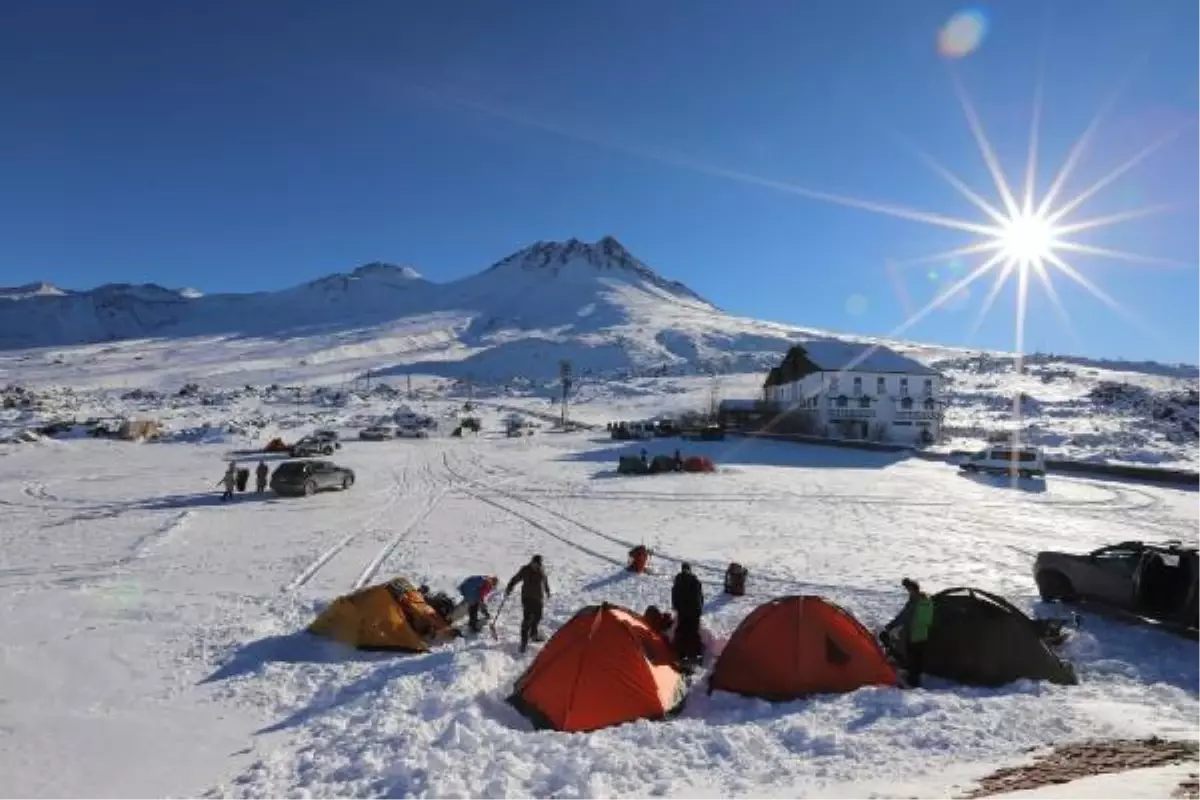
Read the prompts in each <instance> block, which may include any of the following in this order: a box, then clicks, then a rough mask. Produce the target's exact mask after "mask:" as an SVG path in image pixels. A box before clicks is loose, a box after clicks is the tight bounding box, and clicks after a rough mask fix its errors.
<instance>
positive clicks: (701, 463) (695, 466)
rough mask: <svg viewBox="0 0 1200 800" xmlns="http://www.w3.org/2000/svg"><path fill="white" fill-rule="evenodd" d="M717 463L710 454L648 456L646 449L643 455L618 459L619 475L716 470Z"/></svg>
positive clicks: (677, 453)
mask: <svg viewBox="0 0 1200 800" xmlns="http://www.w3.org/2000/svg"><path fill="white" fill-rule="evenodd" d="M716 469H717V467H716V464H714V463H713V460H712V459H711V458H709V457H708V456H687V457H686V458H685V457H683V456H682V455H680V453H679V451H678V450H676V451H675V455H673V456H669V455H666V454H662V453H660V454H659V455H656V456H654V457H653V458H648V456H647V454H646V451H645V450H643V451H642V453H641V455H636V456H634V455H627V456H621V457H620V458H618V460H617V474H618V475H657V474H659V473H663V472H716Z"/></svg>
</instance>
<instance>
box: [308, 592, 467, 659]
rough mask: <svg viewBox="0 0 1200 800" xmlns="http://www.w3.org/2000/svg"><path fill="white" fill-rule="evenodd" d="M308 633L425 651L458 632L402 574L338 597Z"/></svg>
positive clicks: (361, 645) (364, 645)
mask: <svg viewBox="0 0 1200 800" xmlns="http://www.w3.org/2000/svg"><path fill="white" fill-rule="evenodd" d="M308 632H309V633H312V634H315V635H317V636H324V637H326V638H328V639H333V640H335V641H339V642H342V643H343V644H348V645H350V646H351V647H357V648H358V649H360V650H402V651H406V652H410V653H424V652H426V651H427V650H428V649H429V644H430V643H431V642H440V641H444V640H446V639H450V638H453V637H454V636H456V635H457V633H458V632H457V631H456V630H455V629H454V628H453V627H451V625H450V623H448V622H447V621H446V620H444V619H442V617H441V615H439V614H438V613H437V612H436V611H434V610H433V608H432V607H431V606H430V605H429V604H428V603H426V602H425V598H424V597H423V596H422V595H421V593H420V592H418V591H417V590H416V589H415V588H413V586H412V584H411V583H409V582H408V581H406V580H404V579H403V578H397V579H396V580H394V581H390V582H389V583H381V584H378V585H376V586H369V587H367V588H366V589H360V590H358V591H357V592H354V593H353V594H348V595H345V596H344V597H339V598H338V599H336V600H334V601H333V603H332V604H330V606H329V608H327V609H325V611H323V612H322V613H321V615H320V616H319V617H317V618H316V620H314V621H313V623H312V624H311V625H309V626H308Z"/></svg>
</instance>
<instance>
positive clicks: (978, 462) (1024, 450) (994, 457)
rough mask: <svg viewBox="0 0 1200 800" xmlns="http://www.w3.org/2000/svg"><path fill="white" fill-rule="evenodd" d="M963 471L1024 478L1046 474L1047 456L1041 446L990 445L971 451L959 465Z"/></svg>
mask: <svg viewBox="0 0 1200 800" xmlns="http://www.w3.org/2000/svg"><path fill="white" fill-rule="evenodd" d="M958 467H959V469H961V470H962V471H963V472H986V473H989V474H997V475H1011V474H1013V473H1014V472H1015V473H1016V474H1017V475H1018V476H1020V477H1022V478H1031V477H1034V476H1035V475H1036V476H1039V477H1044V476H1045V475H1046V457H1045V455H1044V454H1043V453H1042V448H1040V447H1005V446H1001V447H988V448H986V449H984V450H980V451H979V452H978V453H970V454H968V455H966V456H964V457H963V458H962V460H961V461H960V462H959V465H958Z"/></svg>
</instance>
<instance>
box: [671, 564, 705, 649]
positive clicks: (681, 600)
mask: <svg viewBox="0 0 1200 800" xmlns="http://www.w3.org/2000/svg"><path fill="white" fill-rule="evenodd" d="M671 608H673V609H674V610H675V652H676V653H678V654H679V659H680V661H682V662H684V663H685V664H686V663H689V662H691V663H696V662H699V661H700V660H701V658H702V657H703V655H704V644H703V642H701V641H700V615H701V614H702V613H703V612H704V587H703V586H701V585H700V579H699V578H697V577H696V576H695V575H694V574H693V573H692V565H691V564H689V563H687V562H686V561H685V562H684V563H683V564H682V565H680V567H679V574H678V575H676V576H675V583H674V585H673V586H672V587H671Z"/></svg>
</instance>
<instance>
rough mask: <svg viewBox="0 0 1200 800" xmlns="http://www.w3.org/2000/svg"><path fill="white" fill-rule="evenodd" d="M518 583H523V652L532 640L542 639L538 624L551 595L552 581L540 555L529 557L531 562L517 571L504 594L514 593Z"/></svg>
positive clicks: (540, 622)
mask: <svg viewBox="0 0 1200 800" xmlns="http://www.w3.org/2000/svg"><path fill="white" fill-rule="evenodd" d="M518 583H519V584H521V652H522V653H524V652H525V648H527V647H528V646H529V643H530V642H540V641H541V640H542V634H541V631H539V630H538V626H539V625H541V624H542V611H543V610H544V609H545V607H546V599H547V598H548V597H550V581H549V580H547V579H546V569H545V566H544V565H543V564H542V557H541V556H540V555H535V556H534V557H533V558H531V559H529V563H528V564H526V565H525V566H523V567H521V569H519V570H518V571H517V574H516V575H514V576H513V578H512V580H511V581H509V582H508V586H507V587H506V588H505V589H504V594H506V595H509V594H512V591H513V589H514V588H516V585H517V584H518Z"/></svg>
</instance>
